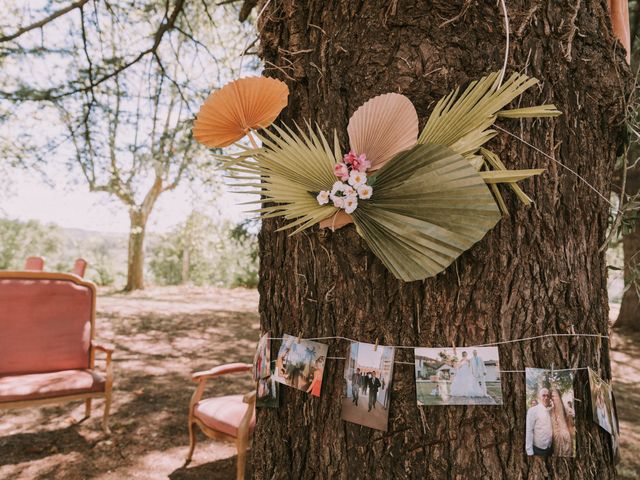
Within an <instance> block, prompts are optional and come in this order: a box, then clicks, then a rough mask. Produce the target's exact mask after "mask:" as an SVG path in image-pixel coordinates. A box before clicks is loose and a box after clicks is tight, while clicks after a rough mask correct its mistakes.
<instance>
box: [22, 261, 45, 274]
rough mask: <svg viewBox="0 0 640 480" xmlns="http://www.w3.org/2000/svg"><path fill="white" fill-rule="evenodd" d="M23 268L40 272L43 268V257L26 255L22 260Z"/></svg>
mask: <svg viewBox="0 0 640 480" xmlns="http://www.w3.org/2000/svg"><path fill="white" fill-rule="evenodd" d="M24 269H25V270H33V271H36V272H41V271H42V270H44V258H43V257H27V259H26V260H25V262H24Z"/></svg>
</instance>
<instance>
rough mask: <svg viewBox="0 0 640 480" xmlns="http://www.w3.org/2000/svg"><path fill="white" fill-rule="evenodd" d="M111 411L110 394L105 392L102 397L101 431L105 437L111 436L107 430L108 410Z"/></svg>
mask: <svg viewBox="0 0 640 480" xmlns="http://www.w3.org/2000/svg"><path fill="white" fill-rule="evenodd" d="M110 409H111V392H107V393H106V395H105V396H104V414H103V415H102V430H104V433H106V434H107V435H111V430H110V429H109V410H110Z"/></svg>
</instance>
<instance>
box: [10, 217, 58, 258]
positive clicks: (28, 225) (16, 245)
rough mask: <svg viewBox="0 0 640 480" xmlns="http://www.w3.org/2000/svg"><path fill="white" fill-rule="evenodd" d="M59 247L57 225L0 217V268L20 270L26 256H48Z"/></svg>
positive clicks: (54, 252)
mask: <svg viewBox="0 0 640 480" xmlns="http://www.w3.org/2000/svg"><path fill="white" fill-rule="evenodd" d="M59 249H60V232H59V230H58V228H57V227H55V226H53V225H43V224H41V223H40V222H37V221H35V220H29V221H27V222H20V221H18V220H6V219H0V270H21V269H22V268H23V267H24V261H25V260H26V258H27V257H30V256H41V257H48V256H50V255H53V254H56V253H58V251H59Z"/></svg>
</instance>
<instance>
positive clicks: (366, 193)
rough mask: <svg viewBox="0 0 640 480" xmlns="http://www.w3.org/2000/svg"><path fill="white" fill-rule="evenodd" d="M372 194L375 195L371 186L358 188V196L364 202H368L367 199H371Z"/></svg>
mask: <svg viewBox="0 0 640 480" xmlns="http://www.w3.org/2000/svg"><path fill="white" fill-rule="evenodd" d="M372 194H373V188H371V187H370V186H369V185H360V186H359V187H358V196H359V197H360V198H361V199H362V200H366V199H367V198H371V195H372Z"/></svg>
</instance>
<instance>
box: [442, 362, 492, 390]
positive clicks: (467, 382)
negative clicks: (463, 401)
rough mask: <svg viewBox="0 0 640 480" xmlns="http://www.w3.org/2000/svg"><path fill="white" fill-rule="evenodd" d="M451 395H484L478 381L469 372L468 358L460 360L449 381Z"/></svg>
mask: <svg viewBox="0 0 640 480" xmlns="http://www.w3.org/2000/svg"><path fill="white" fill-rule="evenodd" d="M449 395H450V396H452V397H484V392H483V391H482V387H481V386H480V382H479V381H478V379H477V378H475V377H474V376H473V374H472V373H471V366H470V365H469V360H461V361H460V363H459V364H458V368H457V369H456V374H455V376H454V377H453V380H452V381H451V392H450V393H449Z"/></svg>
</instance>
